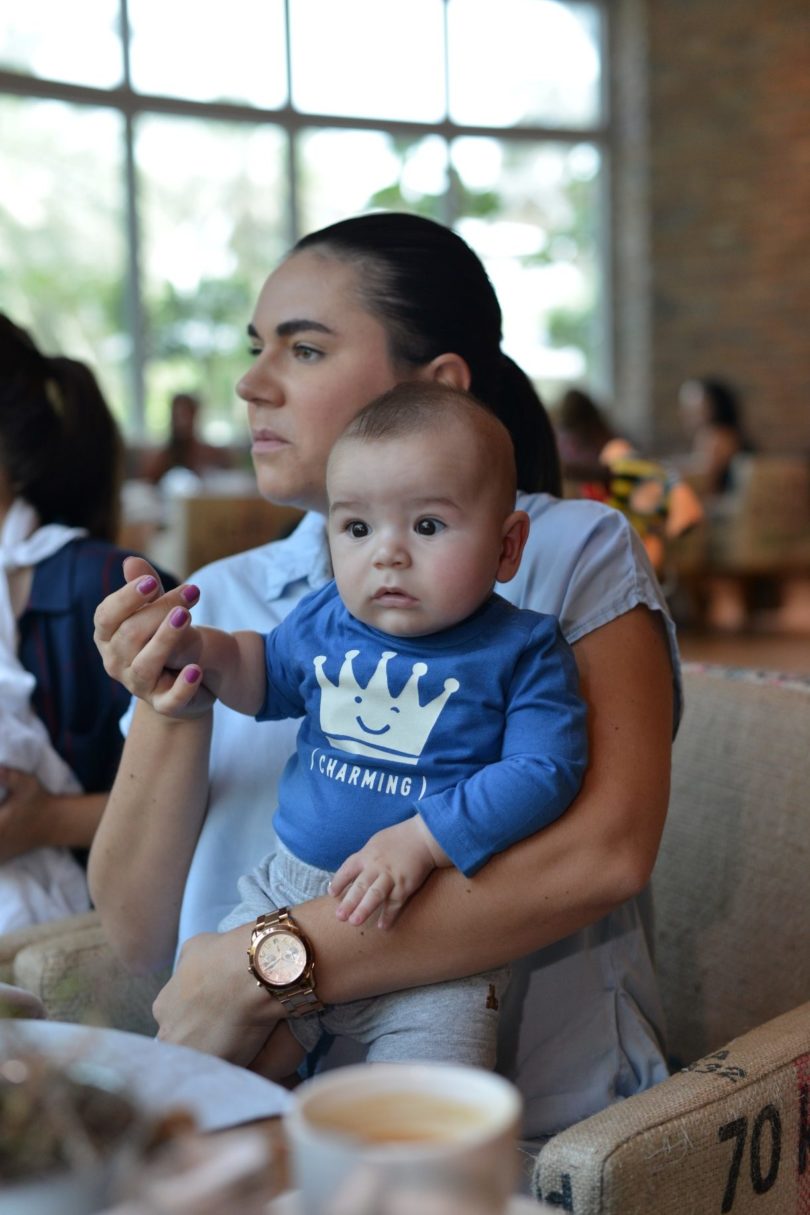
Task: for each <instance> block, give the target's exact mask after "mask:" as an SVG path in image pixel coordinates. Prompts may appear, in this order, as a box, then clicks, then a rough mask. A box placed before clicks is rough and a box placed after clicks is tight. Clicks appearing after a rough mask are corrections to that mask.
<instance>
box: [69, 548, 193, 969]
mask: <svg viewBox="0 0 810 1215" xmlns="http://www.w3.org/2000/svg"><path fill="white" fill-rule="evenodd" d="M124 573H125V576H126V577H127V579H128V580H129V581H128V582H127V584H126V586H123V587H121V588H120V589H119V590H117V591H114V592H113V593H112V594H111V595H109V596H107V598H106V599H105V600H104V601H103V602H102V603H101V604H100V605H99V607H98V609H97V610H96V617H95V640H96V645H97V647H98V650H99V652H100V654H101V656H102V659H103V662H104V667H105V669H106V671H107V673H108V674H109V675H111V676H112V677H113V678H114V679H117V680H118V681H119V682H120V683H122V684H123V685H124V686H125V687H126V688H127V689H128V690H129V691H130V692H131V693H132V694H133V695H134V696H138V697H142V698H143V700H144V702H145V703H139V704H138V706H137V708H136V711H135V714H134V716H133V720H132V724H131V727H130V730H129V734H128V736H127V739H126V741H125V743H124V750H123V753H122V756H121V761H120V763H119V766H118V772H117V774H116V778H115V781H114V783H113V787H112V789H111V791H110V794H109V798H108V800H107V806H106V809H105V811H104V815H103V817H102V820H101V823H100V824H99V827H98V830H97V832H96V835H95V838H94V840H93V845H92V848H91V850H90V857H89V861H88V870H87V876H88V883H89V886H90V893H91V895H92V898H93V901H94V903H95V904H96V906H97V907H98V909H99V911H100V913H101V918H102V922H103V924H104V930H105V932H106V933H107V935H108V937H109V940H110V943H111V944H112V945H113V947H114V948H115V949H116V951H117V952H118V954H119V955H120V957H121V959H122V961H123V962H124V963H125V964H126V965H128V966H129V967H131V969H133V970H135V971H150V970H159V969H161V968H162V967H164V966H166V965H167V964H168V963H170V962H171V961H172V959H173V956H174V951H175V948H176V944H177V925H178V918H179V914H180V906H181V902H182V897H183V888H184V886H185V882H186V877H187V875H188V869H189V865H190V863H191V858H192V855H193V852H194V846H195V844H196V842H197V836H198V835H199V831H200V826H201V824H202V821H203V818H204V816H205V809H206V804H207V798H208V755H209V747H210V741H211V719H212V713H211V710H210V702H209V705H208V707H206V703H205V701H204V700H202V698H200V707H201V711H200V713H199V715H198V716H197V717H187V718H184V719H182V720H172V719H170V718H168V717H164V716H162V715H161V714H159V713H157V712H155V710H154V709H152V707H151V705H150V704H149V703H148V701H149V700H150V699H154V698H155V697H156V696H157V695H160V694H161V693H165V690H166V688H167V687H171V685H172V684H173V683H174V682H175V681H176V679H177V678H178V676H177V673H176V672H167V671H166V670H165V668H164V660H165V658H166V655H167V654H169V653H170V652H171V649H172V647H173V645H174V644H175V641H174V638H173V636H172V633H171V626H170V625H169V624H168V619H167V618H168V616H169V614H170V613H171V612H172V611H174V610H175V609H176V608H177V607H183V608H188V607H190V606H191V605H192V604H193V603H195V602H196V600H197V591H196V588H194V587H190V586H184V587H179V588H177V589H175V590H172V591H170V592H168V593H166V594H164V593H163V591H162V587H161V585H160V581H159V579H158V577H157V574H156V571H155V570H154V569H153V568H152V566H150V565H149V564H148V562H146V561H144V560H143V559H142V558H139V557H128V558H127V559H126V561H125V562H124Z"/></svg>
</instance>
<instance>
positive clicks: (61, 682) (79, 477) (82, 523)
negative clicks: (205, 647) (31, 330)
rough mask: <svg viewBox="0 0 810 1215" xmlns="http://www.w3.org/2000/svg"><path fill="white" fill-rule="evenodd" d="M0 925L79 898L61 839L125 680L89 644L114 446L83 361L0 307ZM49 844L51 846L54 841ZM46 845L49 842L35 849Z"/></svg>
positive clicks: (112, 738)
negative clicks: (43, 340)
mask: <svg viewBox="0 0 810 1215" xmlns="http://www.w3.org/2000/svg"><path fill="white" fill-rule="evenodd" d="M0 361H1V362H2V366H3V376H2V380H1V381H0V928H2V929H3V930H6V931H7V930H9V929H12V928H19V927H23V926H24V925H26V924H29V923H32V922H38V921H41V920H47V919H53V918H56V917H58V916H60V915H66V914H69V913H71V912H76V911H81V910H86V909H87V908H88V907H89V899H88V894H87V883H86V880H85V875H84V870H83V868H81V867H80V866H79V865H78V864H77V863H76V861H75V860H74V859H73V857H72V856H71V854H70V852H69V851H68V849H70V848H75V849H86V848H88V847H89V846H90V842H91V840H92V838H93V835H94V833H95V829H96V826H97V824H98V821H99V818H100V817H101V812H102V809H103V806H104V801H105V796H104V794H105V792H106V790H107V789H109V787H110V785H111V784H112V780H113V776H114V775H115V771H116V768H117V765H118V759H119V756H120V754H121V737H120V731H119V728H118V722H119V719H120V716H121V713H122V712H123V711H124V709H125V708H126V704H127V696H126V693H125V691H124V689H123V688H121V687H120V686H119V684H117V683H115V682H114V681H113V680H111V679H110V678H108V676H107V675H106V674H105V672H104V669H103V666H102V664H101V661H100V659H99V655H98V653H97V651H96V649H95V647H94V646H93V644H92V620H93V613H94V611H95V608H96V605H97V603H98V599H99V596H101V595H107V594H109V593H110V592H111V591H113V590H115V589H116V588H117V587H120V586H121V585H122V582H123V579H122V572H121V562H122V560H123V559H124V557H126V555H127V551H126V550H124V549H121V548H119V547H118V546H117V545H116V544H115V543H114V537H115V534H116V532H117V529H118V507H119V490H120V477H121V470H122V462H123V445H122V442H121V437H120V435H119V432H118V428H117V426H116V424H115V420H114V419H113V417H112V414H111V413H110V411H109V409H108V407H107V403H106V401H105V400H104V398H103V396H102V394H101V392H100V390H99V387H98V384H97V383H96V380H95V377H94V376H93V374H92V372H91V371H90V370H89V368H87V367H86V366H85V365H84V364H82V363H78V362H76V361H75V360H73V359H67V358H61V357H56V358H48V357H46V356H45V355H43V354H41V353H40V351H39V350H38V349H37V347H36V346H35V344H34V342H33V341H32V340H31V338H30V337H29V336H28V334H27V333H25V332H24V331H23V330H22V329H19V328H18V327H17V326H16V325H15V324H13V322H12V321H11V320H9V319H8V317H6V316H3V315H0ZM57 849H58V852H57V851H56V850H57ZM46 850H47V851H46Z"/></svg>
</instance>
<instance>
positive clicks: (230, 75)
mask: <svg viewBox="0 0 810 1215" xmlns="http://www.w3.org/2000/svg"><path fill="white" fill-rule="evenodd" d="M129 20H130V28H131V31H132V49H131V53H130V64H131V74H132V84H133V86H134V87H135V88H136V89H138V90H139V91H140V92H143V93H160V94H165V95H166V96H169V97H188V98H191V99H193V100H195V101H224V100H227V101H239V102H248V103H249V104H251V105H260V106H266V107H268V108H273V107H277V106H280V105H283V104H284V103H285V101H286V99H287V69H286V52H285V46H284V4H283V0H262V3H261V4H256V3H255V0H229V3H227V4H223V3H222V0H162V2H161V3H156V2H155V0H129Z"/></svg>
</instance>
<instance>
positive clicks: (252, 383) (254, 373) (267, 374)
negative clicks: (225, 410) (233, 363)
mask: <svg viewBox="0 0 810 1215" xmlns="http://www.w3.org/2000/svg"><path fill="white" fill-rule="evenodd" d="M236 394H237V396H239V397H241V398H242V400H243V401H247V402H251V401H255V402H256V403H257V404H259V405H280V404H281V393H280V390H279V388H278V385H277V384H276V382H275V378H274V377H273V375H272V372H271V371H270V368H269V367H267V366H266V365H265V363H264V361H263V356H262V355H259V356H258V358H257V359H256V361H255V362H254V363H253V364H252V365H251V366H250V367H249V368H248V369H247V371H246V372H245V374H244V375H243V376H242V377H241V379H240V380H239V381H238V382H237V385H236Z"/></svg>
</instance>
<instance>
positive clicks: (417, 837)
mask: <svg viewBox="0 0 810 1215" xmlns="http://www.w3.org/2000/svg"><path fill="white" fill-rule="evenodd" d="M449 864H450V859H449V858H448V856H447V855H446V854H445V852H444V850H443V849H442V848H441V847H440V846H439V844H438V843H437V841H436V840H435V839H434V837H433V836H432V835H431V833H430V831H428V829H427V827H426V826H425V824H424V822H423V821H422V819H421V818H420V816H419V815H418V814H415V815H414V816H413V817H412V818H409V819H406V820H405V822H404V823H396V824H395V825H394V826H393V827H384V828H383V830H382V831H377V832H376V834H374V835H372V837H371V839H370V840H369V841H368V843H367V844H365V845H364V846H363V847H362V848H361V849H360V851H359V852H355V853H353V854H352V855H351V856H350V857H347V858H346V860H345V861H344V862H343V864H342V865H341V866H340V868H339V869H338V871H337V873H336V874H335V876H334V877H333V878H332V881H331V883H330V885H329V891H330V894H333V895H334V896H335V898H340V903H339V904H338V908H337V917H338V919H339V920H348V922H349V923H350V924H355V925H357V924H363V923H364V922H365V921H366V920H367V919H368V917H369V916H370V915H371V913H372V912H373V911H376V910H377V908H378V907H379V908H381V910H380V914H379V916H378V918H377V926H378V927H379V928H390V927H391V925H392V924H393V923H394V921H395V920H396V919H397V916H398V915H399V913H400V912H401V911H402V908H403V907H404V906H405V904H406V902H407V901H408V899H409V898H410V897H411V895H412V894H413V893H414V891H415V890H418V889H419V887H420V886H421V885H422V883H423V882H424V881H425V879H426V878H427V876H428V874H429V873H431V872H432V870H434V869H436V868H437V867H438V868H443V867H444V866H446V865H449ZM344 892H345V893H344ZM341 895H342V896H343V897H342V898H341Z"/></svg>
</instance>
